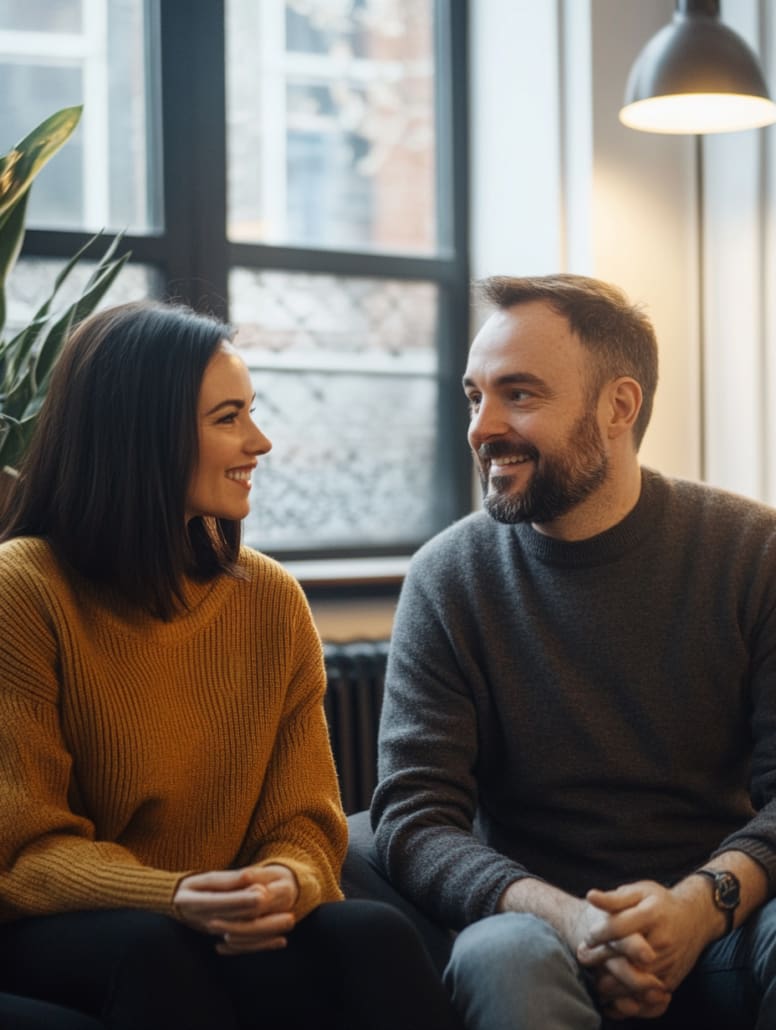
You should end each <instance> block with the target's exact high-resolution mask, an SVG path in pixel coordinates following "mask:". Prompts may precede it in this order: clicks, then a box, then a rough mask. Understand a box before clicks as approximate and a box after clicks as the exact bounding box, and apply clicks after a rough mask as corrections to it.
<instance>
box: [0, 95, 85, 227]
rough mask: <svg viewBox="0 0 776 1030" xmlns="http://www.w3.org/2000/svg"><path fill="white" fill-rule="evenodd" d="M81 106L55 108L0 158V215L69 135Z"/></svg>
mask: <svg viewBox="0 0 776 1030" xmlns="http://www.w3.org/2000/svg"><path fill="white" fill-rule="evenodd" d="M82 110H83V106H82V105H80V104H79V105H78V106H77V107H65V108H63V109H62V110H61V111H57V112H56V113H55V114H52V115H51V116H50V117H48V118H46V119H45V121H42V122H41V123H40V125H38V126H36V127H35V128H34V129H33V130H32V132H31V133H29V134H28V135H27V136H25V137H24V139H23V140H20V142H19V143H17V144H16V146H15V147H13V148H12V149H11V150H9V151H8V153H7V154H6V155H5V156H4V157H2V158H0V215H2V214H3V213H4V212H5V211H7V210H8V208H10V207H11V205H12V204H14V203H15V202H16V201H17V199H18V198H19V196H20V195H21V194H22V193H23V192H24V191H25V190H26V189H27V188H28V186H29V185H30V183H31V182H32V180H33V179H34V178H35V176H36V175H37V174H38V172H39V171H40V170H41V168H42V167H43V166H44V165H45V163H46V162H47V161H48V160H49V158H51V157H53V156H54V154H56V152H57V151H58V150H59V148H60V147H61V146H62V144H63V143H65V142H66V141H67V140H68V139H69V138H70V136H71V135H72V133H73V130H74V129H75V127H76V125H78V122H79V120H80V118H81V112H82Z"/></svg>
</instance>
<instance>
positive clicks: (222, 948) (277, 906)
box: [173, 864, 299, 955]
mask: <svg viewBox="0 0 776 1030" xmlns="http://www.w3.org/2000/svg"><path fill="white" fill-rule="evenodd" d="M298 897H299V884H298V883H297V880H296V876H295V875H294V873H293V872H292V871H291V870H290V869H289V868H288V867H287V866H284V865H278V864H273V865H266V866H249V867H246V868H244V869H234V870H223V871H218V872H209V873H195V874H193V875H191V876H186V877H185V878H184V879H183V880H181V882H180V884H179V885H178V889H177V890H176V892H175V897H174V899H173V903H174V906H175V912H176V914H177V916H178V918H179V919H180V920H181V922H184V923H186V924H187V925H188V926H191V927H193V928H194V929H195V930H199V931H200V932H202V933H207V934H211V935H213V936H216V937H220V940H219V942H218V943H217V944H216V951H217V952H218V953H219V954H221V955H241V954H244V953H246V952H251V951H267V950H271V949H275V948H283V947H285V945H286V943H287V937H286V935H287V934H288V933H289V932H290V931H291V930H292V929H293V927H294V924H295V922H296V920H295V918H294V915H293V911H292V910H293V907H294V905H295V904H296V901H297V898H298Z"/></svg>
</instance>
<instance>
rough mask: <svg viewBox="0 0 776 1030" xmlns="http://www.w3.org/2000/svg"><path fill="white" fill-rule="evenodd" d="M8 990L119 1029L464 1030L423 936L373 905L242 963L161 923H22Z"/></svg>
mask: <svg viewBox="0 0 776 1030" xmlns="http://www.w3.org/2000/svg"><path fill="white" fill-rule="evenodd" d="M0 990H2V991H7V992H10V993H12V994H15V995H24V996H27V997H29V998H34V999H38V1000H39V1001H43V1002H48V1003H53V1004H57V1005H62V1006H67V1007H68V1008H70V1009H73V1010H76V1011H77V1012H81V1013H84V1014H85V1015H86V1016H91V1017H94V1018H96V1019H98V1020H100V1021H101V1022H102V1023H103V1025H104V1026H105V1027H107V1028H108V1030H178V1028H180V1030H399V1028H401V1030H448V1028H450V1030H460V1028H461V1024H460V1022H459V1019H458V1017H457V1016H456V1014H455V1012H454V1010H453V1008H452V1005H451V1003H450V1001H449V1000H448V997H447V995H446V993H445V989H444V987H443V986H442V984H441V982H440V979H439V976H438V974H437V972H436V970H435V968H434V966H433V964H432V962H431V960H430V959H429V956H428V954H427V952H426V950H425V948H424V946H423V944H422V943H421V941H420V938H419V936H418V934H417V932H416V930H415V928H414V927H413V926H412V924H411V923H410V922H409V921H408V920H407V919H406V918H405V917H404V916H403V915H402V913H400V912H398V911H397V910H396V909H394V908H392V907H391V906H389V905H385V904H382V903H380V902H373V901H344V902H334V903H331V904H326V905H321V906H320V907H319V908H317V909H316V910H315V911H314V912H312V913H311V914H310V915H309V916H307V918H306V919H303V920H302V921H301V922H300V923H299V924H298V926H297V927H296V928H295V929H294V930H293V931H292V933H291V934H290V935H289V938H288V946H287V947H286V948H283V949H281V950H278V951H260V952H254V953H251V954H247V955H234V956H222V955H218V954H217V952H216V951H215V939H214V938H213V937H209V936H207V935H204V934H201V933H198V932H196V931H194V930H192V929H190V928H189V927H187V926H184V925H183V924H182V923H179V922H177V921H176V920H174V919H171V918H169V917H167V916H160V915H156V914H154V913H151V912H143V911H134V910H128V909H121V910H109V911H91V912H74V913H68V914H65V915H57V916H39V917H35V918H28V919H23V920H19V921H17V922H13V923H7V924H5V925H3V926H0ZM41 1025H44V1024H41Z"/></svg>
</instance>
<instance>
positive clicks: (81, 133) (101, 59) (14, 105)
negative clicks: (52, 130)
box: [0, 0, 160, 233]
mask: <svg viewBox="0 0 776 1030" xmlns="http://www.w3.org/2000/svg"><path fill="white" fill-rule="evenodd" d="M24 9H27V10H29V9H34V11H35V14H36V21H35V24H34V31H32V30H31V28H32V27H31V26H30V25H29V24H28V21H29V19H28V18H27V17H26V16H25V17H23V16H21V15H20V14H19V10H24ZM145 10H146V4H145V3H144V0H110V3H107V2H106V0H91V2H90V3H89V4H88V5H87V4H85V5H84V8H83V11H82V10H81V4H80V3H74V2H71V3H62V2H61V0H35V3H34V4H30V5H27V4H24V5H22V4H15V3H11V4H9V3H7V2H6V3H2V2H0V153H6V152H7V151H8V150H10V148H11V147H12V146H13V145H14V144H15V143H17V142H18V141H19V140H20V139H22V138H23V137H24V136H26V135H27V133H29V132H30V131H31V130H32V129H33V128H34V127H35V126H36V125H37V124H39V123H40V122H42V121H43V120H44V119H45V118H47V117H48V116H49V115H51V114H53V113H54V112H55V111H58V110H59V109H60V108H62V107H69V106H72V105H75V104H81V103H82V104H83V105H84V111H83V115H82V117H81V123H80V124H79V126H78V128H77V129H76V131H75V133H74V134H73V136H72V137H71V138H70V139H69V140H68V142H67V143H66V144H65V145H64V147H63V148H62V150H60V151H59V152H58V153H57V154H55V155H54V157H53V158H52V159H51V162H50V164H49V165H48V166H47V167H45V168H44V169H43V171H42V172H41V173H40V175H39V176H38V178H37V179H36V181H35V184H34V186H33V188H32V192H31V194H30V206H29V213H28V221H29V224H30V225H32V226H39V227H45V228H54V229H85V230H96V229H101V228H115V229H129V230H130V231H131V232H138V233H142V232H147V231H149V230H151V229H154V228H158V227H159V225H160V218H159V209H160V203H159V201H158V197H159V195H160V194H159V183H160V179H159V175H158V174H157V171H156V170H155V165H154V162H153V161H152V160H151V158H152V157H154V156H155V155H154V154H153V153H152V152H151V151H150V148H149V146H148V139H149V133H150V117H149V110H150V107H149V105H150V104H151V103H152V102H155V98H152V97H150V96H149V95H148V90H147V87H146V77H147V61H146V53H145V37H146V26H145V23H144V12H145Z"/></svg>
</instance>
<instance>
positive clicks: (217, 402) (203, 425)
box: [186, 341, 272, 522]
mask: <svg viewBox="0 0 776 1030" xmlns="http://www.w3.org/2000/svg"><path fill="white" fill-rule="evenodd" d="M253 400H254V392H253V385H252V383H251V377H250V374H249V372H248V368H247V366H246V364H245V362H244V361H243V360H242V358H241V357H240V356H239V354H238V353H237V351H236V350H235V348H234V347H232V346H231V344H229V343H227V342H226V341H224V342H222V344H221V346H220V348H219V349H218V350H217V351H216V352H215V354H214V355H213V357H212V358H211V359H210V361H209V362H208V365H207V368H206V369H205V374H204V375H203V377H202V384H201V386H200V390H199V402H198V404H197V427H198V439H199V457H198V460H197V464H196V466H195V468H194V474H193V475H192V478H191V484H190V485H189V492H188V496H187V498H186V521H187V522H188V520H189V519H192V518H196V517H197V516H200V515H202V516H205V515H212V516H215V517H217V518H222V519H232V520H235V521H238V520H240V519H244V518H245V516H246V515H247V514H248V512H249V511H250V500H249V498H250V489H251V475H252V473H253V470H254V469H255V468H256V465H257V463H258V462H257V458H258V455H260V454H266V453H267V452H268V451H269V450H270V449H271V447H272V444H271V442H270V441H269V440H268V439H267V437H266V436H265V435H264V434H263V433H262V431H261V430H260V429H259V427H258V426H257V425H256V423H255V422H254V421H253V417H252V413H251V412H252V408H251V406H252V404H253Z"/></svg>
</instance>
